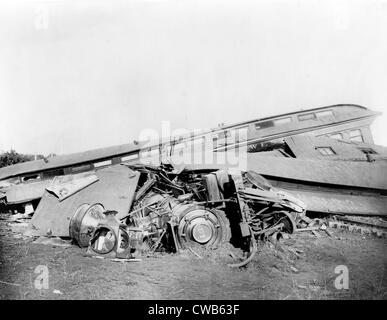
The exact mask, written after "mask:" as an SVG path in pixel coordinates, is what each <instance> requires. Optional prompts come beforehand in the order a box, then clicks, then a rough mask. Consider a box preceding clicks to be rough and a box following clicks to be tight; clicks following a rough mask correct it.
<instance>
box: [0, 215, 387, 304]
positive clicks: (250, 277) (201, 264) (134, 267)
mask: <svg viewBox="0 0 387 320" xmlns="http://www.w3.org/2000/svg"><path fill="white" fill-rule="evenodd" d="M3 216H4V215H3ZM16 229H17V226H16V227H15V223H10V222H9V221H7V220H0V299H238V300H239V299H383V300H384V299H387V268H386V267H387V254H386V248H387V247H386V245H387V239H385V238H377V237H376V236H372V235H361V234H355V233H350V232H348V231H341V230H336V229H331V232H332V233H333V237H329V236H328V235H327V234H325V232H321V233H320V236H319V237H317V236H315V235H313V234H309V232H302V233H297V234H295V235H292V236H291V237H290V238H289V239H283V240H281V242H280V243H277V244H272V243H270V242H267V243H260V244H259V245H258V253H257V255H256V256H255V258H254V260H253V261H252V262H251V263H250V264H249V265H248V266H247V267H245V268H241V269H233V268H230V267H228V266H227V263H230V262H233V261H234V262H235V260H233V258H231V256H230V255H229V254H227V252H228V251H227V250H226V249H225V248H222V249H219V250H215V251H214V252H211V253H208V252H199V253H198V254H200V255H201V258H199V257H197V256H196V255H194V254H192V253H191V252H189V251H186V252H182V253H180V254H157V255H155V256H153V257H145V258H143V259H142V261H141V262H113V261H110V260H107V259H104V260H101V259H96V258H92V257H89V256H86V249H81V248H79V247H77V246H76V245H71V246H69V247H57V246H52V245H45V244H33V243H32V241H33V239H31V238H24V237H22V236H21V235H20V233H17V230H16ZM15 230H16V231H15ZM21 230H22V227H20V231H21ZM288 248H290V250H293V251H294V252H291V251H289V250H288ZM39 265H43V266H47V267H48V271H49V282H48V285H49V287H48V289H36V288H35V286H34V282H35V279H36V277H38V275H39V274H38V273H35V271H36V267H37V266H39ZM338 265H345V266H346V267H347V268H348V272H349V289H348V290H345V289H342V290H339V289H336V288H335V286H334V281H335V278H336V277H337V276H338V274H335V267H336V266H338ZM56 290H58V291H56ZM55 292H56V293H55Z"/></svg>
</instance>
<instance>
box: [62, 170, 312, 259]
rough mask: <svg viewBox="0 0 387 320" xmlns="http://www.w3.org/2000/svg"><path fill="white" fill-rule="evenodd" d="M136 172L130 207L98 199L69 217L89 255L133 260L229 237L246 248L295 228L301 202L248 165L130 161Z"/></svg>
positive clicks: (211, 246) (72, 229) (215, 243)
mask: <svg viewBox="0 0 387 320" xmlns="http://www.w3.org/2000/svg"><path fill="white" fill-rule="evenodd" d="M130 168H131V169H132V170H133V171H135V172H139V173H140V176H139V179H138V184H137V188H136V191H135V195H134V201H133V203H132V206H131V208H130V210H129V213H128V214H126V215H124V216H121V217H120V218H118V217H117V216H116V212H114V211H109V208H104V207H103V205H101V204H93V205H91V206H90V205H88V204H83V205H81V206H79V207H78V209H77V210H76V212H75V214H74V215H73V217H72V218H71V221H70V223H69V229H70V231H69V233H70V236H71V237H72V238H73V239H75V240H76V241H77V243H78V244H79V245H80V246H81V247H88V252H89V253H90V254H97V255H103V256H108V257H114V258H129V259H130V258H135V257H138V256H141V255H143V254H145V253H149V252H154V251H156V250H163V251H167V252H178V251H180V250H182V249H188V248H190V249H192V248H194V247H195V246H203V247H204V248H207V249H215V248H217V247H219V246H221V245H222V244H225V243H228V242H231V244H232V245H234V246H235V247H238V248H241V249H242V250H244V251H245V252H246V253H249V254H247V255H246V259H245V260H244V261H241V262H240V263H237V264H235V265H233V266H241V265H244V264H246V263H248V262H249V261H250V260H251V258H252V256H253V255H254V253H255V252H256V248H257V247H256V241H257V240H258V239H266V238H268V237H274V238H276V239H279V238H280V237H281V234H282V233H283V232H287V233H293V232H294V231H295V230H296V228H297V224H298V223H299V222H300V221H301V220H302V218H303V216H304V215H305V209H306V208H305V205H304V203H302V202H301V201H299V200H297V199H296V198H294V197H293V196H291V195H289V194H287V193H285V192H283V191H281V190H279V189H276V188H274V187H273V186H271V185H270V183H269V182H268V181H267V180H266V179H264V178H263V177H262V176H260V175H259V174H257V173H255V172H254V171H247V172H244V171H237V170H224V169H221V170H217V169H199V170H192V169H189V170H187V169H180V170H176V169H175V168H173V167H172V166H171V165H162V166H159V167H154V166H148V165H132V166H130Z"/></svg>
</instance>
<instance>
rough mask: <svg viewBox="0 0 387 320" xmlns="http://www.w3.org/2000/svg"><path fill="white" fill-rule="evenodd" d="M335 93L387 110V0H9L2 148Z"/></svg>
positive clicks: (1, 70)
mask: <svg viewBox="0 0 387 320" xmlns="http://www.w3.org/2000/svg"><path fill="white" fill-rule="evenodd" d="M338 103H355V104H361V105H364V106H366V107H368V108H370V109H372V110H375V111H381V112H383V113H384V114H383V115H382V116H381V117H379V118H378V119H377V120H376V121H375V122H374V124H373V126H372V130H373V134H374V139H375V142H376V143H377V144H381V145H385V146H387V126H386V123H387V1H383V0H379V1H373V0H364V1H356V0H351V1H343V0H334V1H319V0H318V1H316V0H300V1H296V0H294V1H290V0H289V1H279V0H270V1H257V0H254V1H253V0H251V1H247V0H245V1H243V0H242V1H241V0H238V1H237V0H235V1H227V0H221V1H215V0H205V1H201V0H195V1H194V0H136V1H134V0H132V1H131V0H129V1H118V0H113V1H98V0H97V1H85V0H78V1H75V0H66V1H59V0H52V1H33V0H31V1H27V0H24V1H22V0H13V1H2V2H0V151H5V150H9V149H11V148H12V149H14V150H16V151H18V152H21V153H32V154H33V153H36V154H45V155H47V154H49V153H56V154H66V153H72V152H78V151H84V150H88V149H93V148H99V147H106V146H111V145H118V144H123V143H130V142H132V141H133V140H134V139H138V137H139V135H140V133H141V132H142V130H143V129H147V128H153V129H155V130H158V131H160V130H161V124H162V122H163V121H169V123H170V125H171V127H172V129H177V128H184V129H189V130H192V129H206V128H211V127H216V126H217V125H218V124H219V123H225V124H232V123H234V122H239V121H244V120H250V119H255V118H260V117H265V116H270V115H275V114H280V113H286V112H292V111H297V110H301V109H308V108H315V107H321V106H326V105H331V104H338Z"/></svg>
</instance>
